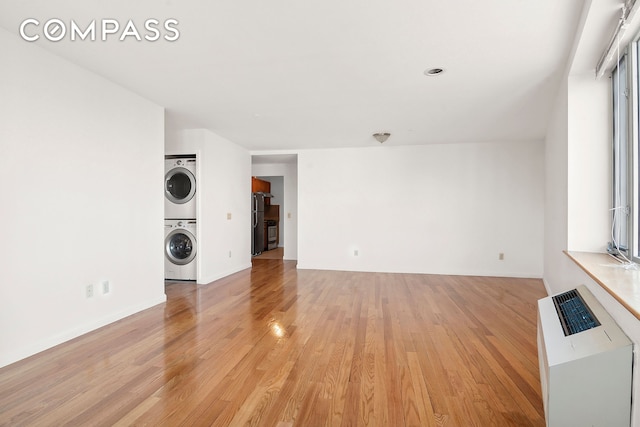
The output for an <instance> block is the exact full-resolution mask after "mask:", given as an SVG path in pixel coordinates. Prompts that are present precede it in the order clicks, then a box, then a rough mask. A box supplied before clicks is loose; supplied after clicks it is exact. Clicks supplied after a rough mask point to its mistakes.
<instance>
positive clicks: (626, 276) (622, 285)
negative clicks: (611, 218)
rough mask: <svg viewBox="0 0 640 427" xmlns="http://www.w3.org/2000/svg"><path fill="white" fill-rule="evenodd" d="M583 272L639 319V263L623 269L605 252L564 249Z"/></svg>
mask: <svg viewBox="0 0 640 427" xmlns="http://www.w3.org/2000/svg"><path fill="white" fill-rule="evenodd" d="M565 254H567V255H568V256H569V258H571V259H572V260H573V261H574V262H575V263H576V264H578V266H579V267H580V268H582V269H583V270H584V271H585V273H587V274H588V275H589V276H590V277H591V278H592V279H593V280H595V281H596V283H598V284H599V285H600V286H602V288H603V289H604V290H606V291H607V292H609V294H611V296H612V297H614V298H615V299H616V300H617V301H618V302H619V303H620V304H622V305H623V306H624V307H625V308H626V309H627V310H629V311H630V312H631V314H633V315H634V316H635V317H636V318H637V319H640V265H638V266H637V268H638V269H625V268H624V266H623V264H622V263H621V262H620V261H617V260H616V259H615V258H613V257H611V256H609V255H608V254H606V253H596V252H575V251H571V252H568V251H565Z"/></svg>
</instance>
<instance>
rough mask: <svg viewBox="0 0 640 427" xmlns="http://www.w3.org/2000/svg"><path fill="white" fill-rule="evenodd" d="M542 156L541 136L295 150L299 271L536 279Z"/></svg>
mask: <svg viewBox="0 0 640 427" xmlns="http://www.w3.org/2000/svg"><path fill="white" fill-rule="evenodd" d="M543 155H544V146H543V144H542V142H531V143H483V144H446V145H445V144H443V145H427V146H404V147H393V146H382V147H372V148H359V149H356V148H354V149H327V150H308V151H301V152H300V153H299V154H298V180H299V188H300V191H299V197H298V212H299V228H298V233H299V247H298V267H299V268H309V269H311V268H313V269H334V270H356V271H385V272H413V273H434V274H463V275H466V274H469V275H491V276H523V277H541V276H542V247H543V239H542V232H543V198H544V196H543V190H544V181H543V179H544V175H543V169H544V165H543ZM356 250H357V251H358V256H354V251H356ZM501 252H502V253H504V254H505V259H504V260H503V261H500V260H499V259H498V254H499V253H501Z"/></svg>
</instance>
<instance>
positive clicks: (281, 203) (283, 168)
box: [251, 154, 298, 260]
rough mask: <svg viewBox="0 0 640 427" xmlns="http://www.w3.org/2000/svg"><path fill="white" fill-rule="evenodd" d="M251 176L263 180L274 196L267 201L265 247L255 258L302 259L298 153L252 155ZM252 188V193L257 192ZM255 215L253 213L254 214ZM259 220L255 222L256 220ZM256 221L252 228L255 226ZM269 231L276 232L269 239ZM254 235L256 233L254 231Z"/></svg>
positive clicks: (262, 183) (264, 232)
mask: <svg viewBox="0 0 640 427" xmlns="http://www.w3.org/2000/svg"><path fill="white" fill-rule="evenodd" d="M251 175H252V176H253V178H254V179H252V182H253V181H254V180H255V179H258V180H260V182H259V184H261V185H264V188H268V191H266V190H264V189H262V190H257V191H263V192H265V193H268V194H269V195H270V196H269V198H268V199H265V200H268V202H265V207H264V217H263V219H262V221H264V224H263V235H264V236H265V238H264V240H265V242H264V250H262V251H260V252H261V253H260V254H258V255H257V256H254V258H257V257H260V256H262V255H264V257H269V258H272V257H275V258H279V259H285V260H297V258H298V253H297V252H298V249H297V248H298V244H297V243H298V226H297V212H298V155H297V154H278V155H252V157H251ZM255 191H256V190H254V189H253V188H252V192H255ZM252 217H253V216H252ZM253 222H255V221H253ZM253 226H254V225H253V223H252V227H253ZM269 233H271V235H272V239H271V241H269ZM252 234H253V233H252Z"/></svg>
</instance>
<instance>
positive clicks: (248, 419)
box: [0, 260, 545, 427]
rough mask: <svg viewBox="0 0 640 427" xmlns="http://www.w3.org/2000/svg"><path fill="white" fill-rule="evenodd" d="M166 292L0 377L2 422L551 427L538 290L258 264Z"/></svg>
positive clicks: (497, 281)
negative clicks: (160, 299) (540, 356)
mask: <svg viewBox="0 0 640 427" xmlns="http://www.w3.org/2000/svg"><path fill="white" fill-rule="evenodd" d="M167 296H168V301H167V303H166V304H162V305H159V306H157V307H154V308H151V309H149V310H146V311H144V312H141V313H138V314H136V315H134V316H131V317H129V318H127V319H123V320H121V321H119V322H116V323H114V324H112V325H109V326H107V327H104V328H102V329H100V330H97V331H95V332H92V333H89V334H87V335H84V336H82V337H79V338H77V339H75V340H73V341H70V342H68V343H65V344H62V345H60V346H58V347H55V348H53V349H50V350H48V351H45V352H43V353H41V354H39V355H36V356H34V357H31V358H29V359H26V360H23V361H21V362H18V363H16V364H14V365H11V366H8V367H5V368H3V369H1V370H0V425H11V426H14V425H29V426H39V425H42V426H52V425H55V426H60V425H73V426H90V425H104V426H113V425H116V426H128V425H148V426H176V425H185V426H200V425H202V426H209V425H216V426H227V425H231V426H242V425H256V426H278V427H285V426H323V425H328V426H340V425H349V426H356V425H369V426H542V425H544V414H543V409H542V402H541V397H540V383H539V377H538V362H537V352H536V301H537V299H539V298H542V297H544V296H545V291H544V287H543V285H542V282H541V281H540V280H529V279H509V278H488V277H462V276H436V275H417V274H382V273H354V272H336V271H313V270H300V271H297V270H296V268H295V263H294V262H292V261H284V262H283V261H282V260H254V265H253V268H252V269H250V270H246V271H243V272H240V273H237V274H235V275H233V276H230V277H227V278H225V279H222V280H220V281H217V282H214V283H211V284H209V285H207V286H196V285H193V284H181V283H176V284H169V285H168V286H167ZM43 321H44V319H43Z"/></svg>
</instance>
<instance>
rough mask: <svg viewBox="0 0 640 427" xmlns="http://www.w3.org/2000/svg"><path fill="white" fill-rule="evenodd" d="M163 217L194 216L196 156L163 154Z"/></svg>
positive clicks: (188, 217)
mask: <svg viewBox="0 0 640 427" xmlns="http://www.w3.org/2000/svg"><path fill="white" fill-rule="evenodd" d="M164 166H165V175H164V196H165V197H164V217H165V219H195V218H196V156H195V155H193V154H190V155H173V156H165V160H164Z"/></svg>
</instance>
